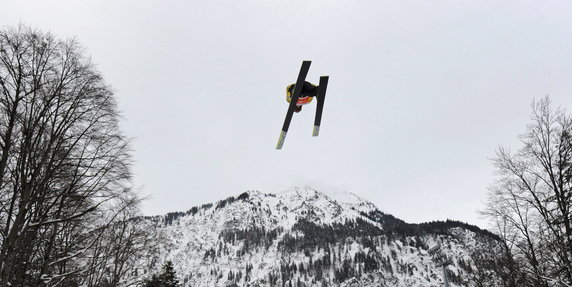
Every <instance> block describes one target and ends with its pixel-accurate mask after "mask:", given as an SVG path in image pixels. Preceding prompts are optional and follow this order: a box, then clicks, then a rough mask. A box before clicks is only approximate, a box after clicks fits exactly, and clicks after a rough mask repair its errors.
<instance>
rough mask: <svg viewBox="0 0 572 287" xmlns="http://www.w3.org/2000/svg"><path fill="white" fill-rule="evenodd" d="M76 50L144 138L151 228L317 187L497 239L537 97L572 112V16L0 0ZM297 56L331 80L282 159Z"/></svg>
mask: <svg viewBox="0 0 572 287" xmlns="http://www.w3.org/2000/svg"><path fill="white" fill-rule="evenodd" d="M19 23H22V24H26V25H29V26H31V27H33V28H37V29H40V30H43V31H49V32H51V33H53V34H54V35H56V36H58V37H60V38H68V37H76V38H77V40H78V41H79V42H80V43H81V44H82V45H83V47H84V48H85V51H86V53H87V54H89V55H90V56H91V57H92V60H93V62H94V63H96V65H97V68H98V69H99V70H100V71H101V73H102V74H103V76H104V78H105V79H106V82H107V83H108V84H110V85H111V86H112V87H113V89H114V91H115V93H116V98H117V100H118V104H119V109H120V110H121V112H122V115H123V121H122V129H123V131H124V132H125V134H126V135H127V136H129V137H130V138H132V139H133V140H132V148H133V155H134V160H135V164H134V169H133V172H134V174H135V177H134V185H135V186H136V187H137V188H138V189H139V190H141V192H142V193H144V194H146V195H149V196H150V199H149V200H147V201H146V202H145V203H144V206H143V212H144V214H147V215H154V214H164V213H166V212H170V211H183V210H188V209H189V208H190V207H192V206H195V205H199V204H203V203H207V202H213V201H217V200H220V199H223V198H226V197H228V196H231V195H238V194H240V193H241V192H243V191H246V190H249V189H256V190H260V191H262V192H280V191H282V190H285V189H288V188H290V187H292V186H300V185H310V186H314V187H316V188H318V189H323V190H332V189H333V190H345V191H349V192H353V193H355V194H357V195H359V196H360V197H362V198H364V199H367V200H369V201H371V202H373V203H374V204H376V205H377V206H378V207H379V208H380V209H381V210H382V211H384V212H388V213H391V214H393V215H395V216H397V217H399V218H401V219H404V220H406V221H408V222H423V221H429V220H444V219H447V218H450V219H456V220H462V221H466V222H469V223H472V224H477V225H479V226H481V227H486V226H487V224H486V221H485V220H484V219H481V218H479V216H478V215H477V214H476V211H477V210H479V209H482V208H484V202H485V200H486V195H487V187H488V186H489V185H490V184H491V183H492V182H493V180H494V169H493V166H492V164H491V161H490V159H491V158H493V157H494V156H495V151H496V149H497V148H498V146H499V145H506V146H511V147H513V149H517V148H518V140H517V136H518V135H519V134H520V133H522V132H523V131H524V129H525V126H526V124H527V123H528V120H529V114H530V111H531V109H530V104H531V102H532V100H533V99H539V98H541V97H543V96H545V95H547V94H548V95H550V96H551V98H552V101H553V103H554V104H555V105H556V106H562V107H565V108H568V110H572V2H570V1H462V0H461V1H459V0H452V1H381V0H373V1H362V0H354V1H349V0H328V1H315V0H303V1H298V0H280V1H277V0H255V1H254V0H253V1H250V0H248V1H243V0H235V1H222V0H201V1H194V0H184V1H166V0H161V1H159V0H157V1H151V0H129V1H123V0H83V1H77V0H66V1H62V0H59V1H30V0H18V1H13V0H0V26H2V27H7V26H16V25H18V24H19ZM302 60H312V61H313V62H312V66H311V68H310V72H309V74H308V78H307V80H309V81H311V82H315V83H317V82H318V79H319V76H321V75H329V76H330V82H329V85H328V95H327V99H326V102H325V108H324V115H323V119H322V128H321V130H320V136H319V137H317V138H313V137H312V136H311V134H312V127H313V117H314V110H315V104H314V103H313V104H311V105H310V106H306V107H305V108H304V110H303V111H302V112H301V113H299V114H296V115H295V116H294V119H293V121H292V124H291V126H290V131H289V133H288V137H287V138H286V142H285V144H284V148H283V149H282V150H279V151H278V150H275V146H276V142H277V140H278V136H279V134H280V129H281V127H282V123H283V120H284V116H285V113H286V109H287V104H286V101H285V88H286V86H287V85H288V84H290V83H292V82H294V81H295V80H296V77H297V74H298V70H299V68H300V65H301V62H302Z"/></svg>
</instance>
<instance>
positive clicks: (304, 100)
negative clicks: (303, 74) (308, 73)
mask: <svg viewBox="0 0 572 287" xmlns="http://www.w3.org/2000/svg"><path fill="white" fill-rule="evenodd" d="M294 86H296V84H290V85H288V87H287V88H286V101H287V102H288V103H289V102H291V101H292V94H293V93H294ZM317 95H318V86H316V85H314V84H312V83H310V82H306V81H305V82H304V86H302V93H301V94H300V97H298V101H297V102H296V110H295V111H296V112H299V111H301V110H302V106H303V105H307V104H309V103H311V102H312V99H314V97H315V96H317Z"/></svg>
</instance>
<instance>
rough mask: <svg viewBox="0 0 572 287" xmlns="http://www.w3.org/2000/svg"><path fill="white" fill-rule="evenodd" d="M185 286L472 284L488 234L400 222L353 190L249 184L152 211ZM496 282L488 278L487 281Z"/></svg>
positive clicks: (490, 241) (158, 253)
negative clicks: (275, 189) (252, 187)
mask: <svg viewBox="0 0 572 287" xmlns="http://www.w3.org/2000/svg"><path fill="white" fill-rule="evenodd" d="M147 220H149V221H151V222H154V223H155V224H157V225H158V227H159V232H160V234H161V238H163V240H162V243H161V244H160V245H159V246H157V248H156V250H155V251H154V252H149V254H148V256H147V257H146V258H142V260H145V261H146V262H149V265H148V268H147V269H146V270H145V272H147V274H150V273H151V272H154V271H155V270H157V269H158V268H159V266H160V265H161V264H162V263H163V262H165V261H167V260H169V261H172V262H173V263H174V266H175V269H176V272H177V274H178V276H179V277H180V279H181V283H183V284H184V285H183V286H443V282H444V281H443V280H444V277H443V267H442V265H441V264H442V263H443V262H449V263H450V264H449V265H448V266H446V268H445V272H446V273H447V274H448V276H447V278H448V281H449V282H450V286H474V283H472V282H474V281H475V278H476V277H475V276H482V275H478V274H487V276H489V277H490V276H492V275H491V274H492V271H491V270H482V268H481V270H478V267H477V266H476V264H475V262H474V260H473V259H474V255H475V254H481V253H482V252H485V251H486V252H490V250H495V249H497V248H498V241H497V240H496V239H495V236H494V235H492V234H490V233H488V232H486V231H482V230H480V229H479V228H477V227H475V226H471V225H468V224H464V223H461V222H455V221H446V222H432V223H424V224H407V223H405V222H403V221H401V220H399V219H397V218H395V217H393V216H391V215H388V214H385V213H383V212H381V211H379V210H378V209H377V208H376V207H375V205H374V204H372V203H371V202H368V201H366V200H363V199H361V198H359V197H358V196H356V195H354V194H351V193H326V192H320V191H317V190H314V189H313V188H310V187H295V188H292V189H289V190H286V191H284V192H281V193H277V194H271V193H262V192H259V191H247V192H244V193H242V194H240V195H239V196H237V197H230V198H227V199H225V200H221V201H219V202H217V203H213V204H205V205H202V206H200V207H193V208H191V209H190V210H188V211H187V212H174V213H169V214H167V215H165V216H156V217H149V218H147ZM493 280H494V279H493Z"/></svg>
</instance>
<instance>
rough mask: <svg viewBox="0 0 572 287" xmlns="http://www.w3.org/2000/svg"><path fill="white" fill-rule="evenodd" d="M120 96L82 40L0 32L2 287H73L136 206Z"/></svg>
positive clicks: (21, 30) (23, 30)
mask: <svg viewBox="0 0 572 287" xmlns="http://www.w3.org/2000/svg"><path fill="white" fill-rule="evenodd" d="M130 162H131V160H130V152H129V149H128V143H127V140H126V139H125V137H124V136H123V135H122V134H121V133H120V132H119V129H118V112H117V109H116V103H115V101H114V98H113V93H112V91H111V89H110V88H109V87H108V86H107V85H106V84H105V82H104V81H103V78H102V76H101V75H100V74H99V73H98V72H97V71H96V69H95V68H94V66H93V64H92V63H91V62H90V60H89V59H88V58H86V57H85V56H84V55H83V51H82V50H81V49H80V47H79V45H78V44H77V43H76V41H75V40H65V41H63V40H58V39H56V38H55V37H53V36H52V35H51V34H46V33H41V32H38V31H34V30H32V29H30V28H27V27H24V26H19V27H17V28H14V29H6V30H0V227H1V228H0V240H1V247H0V286H9V285H11V286H15V285H18V284H21V285H26V286H39V285H41V284H46V283H49V285H53V286H55V285H74V284H72V283H73V282H80V281H81V280H82V278H85V276H86V273H87V272H88V271H89V270H86V269H85V268H86V267H85V266H86V264H85V263H86V262H87V261H89V258H88V257H86V256H87V254H89V252H88V251H89V250H91V249H92V248H94V247H95V246H97V245H98V244H101V240H102V238H103V236H104V235H105V232H106V231H107V230H108V228H109V227H110V226H113V224H115V222H117V220H118V219H119V218H120V217H119V216H120V215H121V214H122V213H121V212H122V211H123V210H125V209H126V208H128V206H129V205H131V204H132V201H131V200H132V199H133V197H134V193H133V192H132V191H131V189H130Z"/></svg>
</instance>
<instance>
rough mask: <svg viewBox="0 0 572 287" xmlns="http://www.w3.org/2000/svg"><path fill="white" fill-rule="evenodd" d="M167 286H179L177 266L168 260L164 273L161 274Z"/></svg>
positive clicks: (164, 266)
mask: <svg viewBox="0 0 572 287" xmlns="http://www.w3.org/2000/svg"><path fill="white" fill-rule="evenodd" d="M160 278H161V280H162V281H163V284H164V286H165V287H178V286H179V279H178V278H177V274H175V268H174V267H173V262H171V261H167V262H165V265H163V274H161V276H160Z"/></svg>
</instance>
